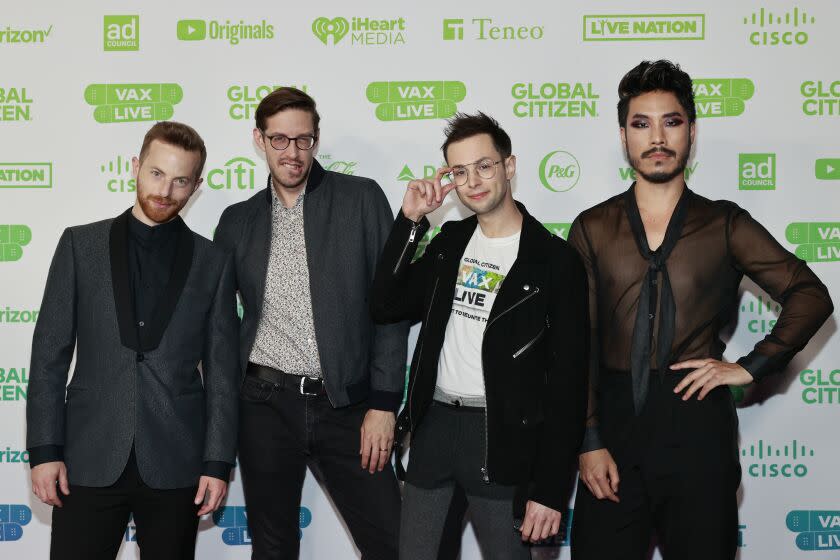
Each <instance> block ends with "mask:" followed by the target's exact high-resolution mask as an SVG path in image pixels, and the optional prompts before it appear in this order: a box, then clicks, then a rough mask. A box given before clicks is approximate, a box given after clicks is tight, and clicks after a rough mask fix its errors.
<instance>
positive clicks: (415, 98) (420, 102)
mask: <svg viewBox="0 0 840 560" xmlns="http://www.w3.org/2000/svg"><path fill="white" fill-rule="evenodd" d="M365 95H366V96H367V99H368V101H370V102H371V103H374V104H376V111H375V114H376V118H377V119H379V120H380V121H407V120H420V119H447V118H449V117H451V116H453V115H454V114H455V113H456V112H457V111H458V106H457V103H460V102H461V101H463V100H464V98H465V97H466V96H467V87H466V86H465V85H464V82H457V81H449V82H438V81H427V82H372V83H370V84H368V86H367V89H366V90H365Z"/></svg>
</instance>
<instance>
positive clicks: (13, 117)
mask: <svg viewBox="0 0 840 560" xmlns="http://www.w3.org/2000/svg"><path fill="white" fill-rule="evenodd" d="M31 120H32V98H31V97H30V96H29V94H28V93H27V92H26V88H17V87H12V88H4V87H0V121H31Z"/></svg>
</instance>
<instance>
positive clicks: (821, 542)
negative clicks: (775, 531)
mask: <svg viewBox="0 0 840 560" xmlns="http://www.w3.org/2000/svg"><path fill="white" fill-rule="evenodd" d="M785 524H786V525H787V528H788V529H789V530H790V531H793V532H794V533H797V535H796V547H797V548H798V549H799V550H808V551H811V550H840V511H838V510H794V511H791V512H790V513H788V514H787V517H786V518H785Z"/></svg>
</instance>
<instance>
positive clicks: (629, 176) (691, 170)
mask: <svg viewBox="0 0 840 560" xmlns="http://www.w3.org/2000/svg"><path fill="white" fill-rule="evenodd" d="M699 165H700V162H699V161H695V162H694V165H686V166H685V171H684V172H683V176H684V177H685V180H686V182H688V181H689V179H691V178H692V177H693V176H694V174H695V173H696V172H697V167H698V166H699ZM618 176H619V177H621V180H622V181H635V180H636V179H637V176H636V170H635V169H633V168H632V167H619V168H618Z"/></svg>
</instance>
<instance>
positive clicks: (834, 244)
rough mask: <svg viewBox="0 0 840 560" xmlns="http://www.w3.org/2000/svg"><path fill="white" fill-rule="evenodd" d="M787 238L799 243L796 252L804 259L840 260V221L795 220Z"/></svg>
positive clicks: (812, 260) (817, 260) (820, 260)
mask: <svg viewBox="0 0 840 560" xmlns="http://www.w3.org/2000/svg"><path fill="white" fill-rule="evenodd" d="M785 239H787V240H788V242H790V243H793V244H794V245H798V247H796V250H795V251H794V253H795V254H796V256H797V257H799V258H800V259H802V260H803V261H808V262H830V261H840V222H794V223H792V224H788V227H787V228H785Z"/></svg>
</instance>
